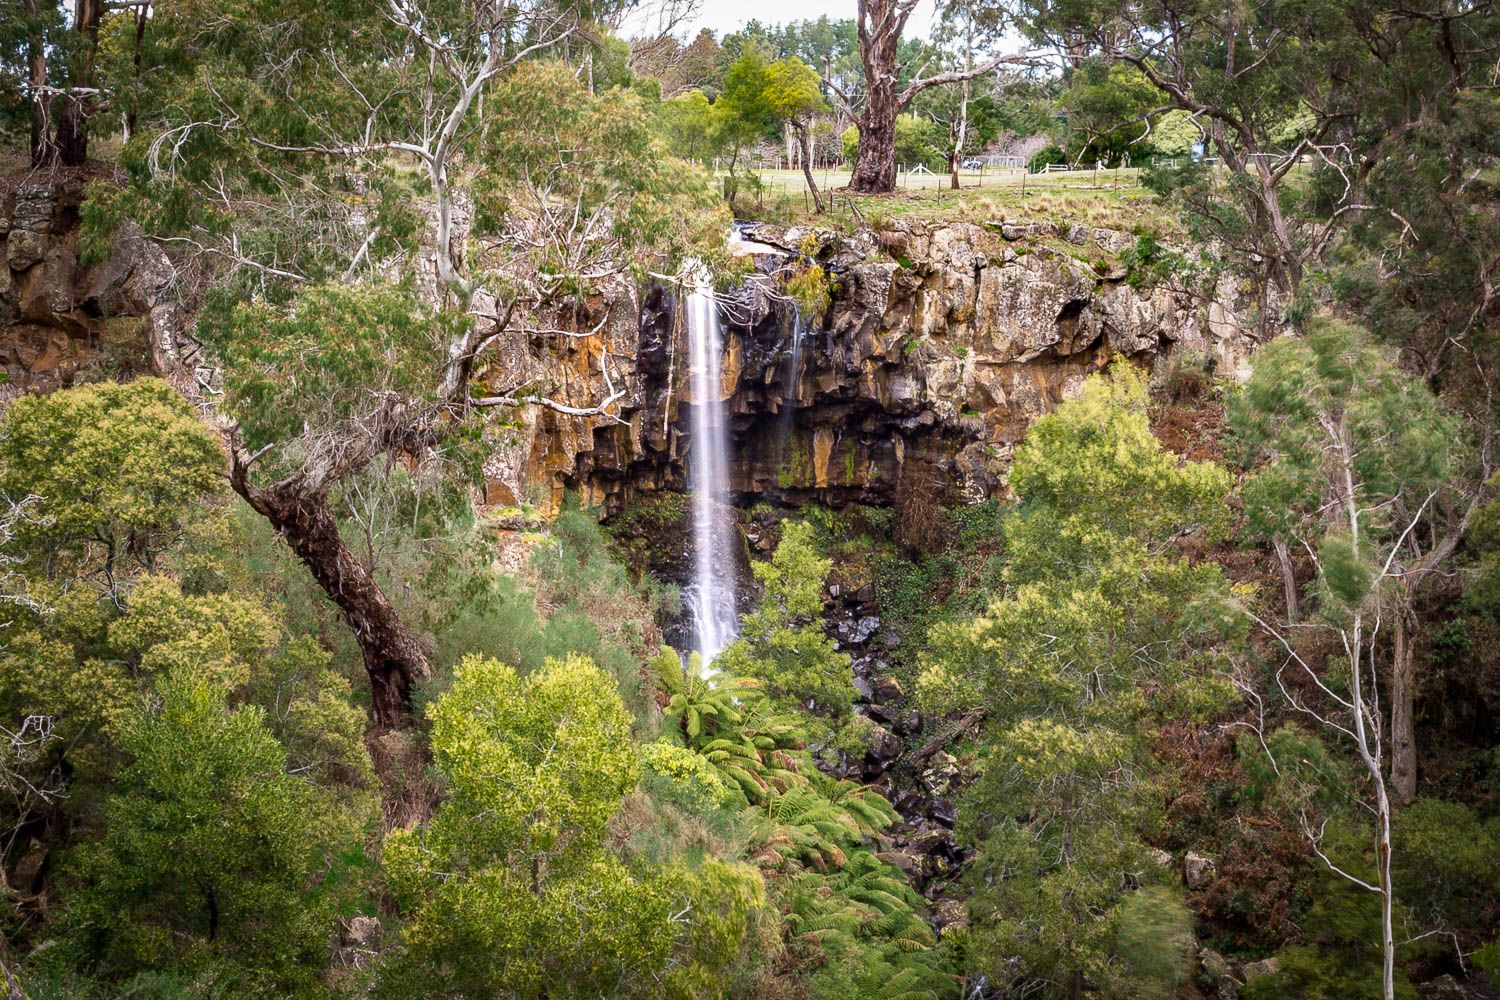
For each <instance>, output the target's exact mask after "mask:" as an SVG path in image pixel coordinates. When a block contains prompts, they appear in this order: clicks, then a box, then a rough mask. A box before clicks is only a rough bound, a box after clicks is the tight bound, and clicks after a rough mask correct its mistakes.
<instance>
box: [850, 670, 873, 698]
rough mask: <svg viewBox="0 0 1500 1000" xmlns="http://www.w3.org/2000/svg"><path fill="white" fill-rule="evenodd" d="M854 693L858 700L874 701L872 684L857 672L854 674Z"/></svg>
mask: <svg viewBox="0 0 1500 1000" xmlns="http://www.w3.org/2000/svg"><path fill="white" fill-rule="evenodd" d="M854 694H855V696H856V697H858V698H859V700H860V701H874V700H875V688H874V686H873V685H872V684H871V683H870V682H869V681H867V680H865V679H864V678H863V677H861V676H860V675H859V674H855V675H854Z"/></svg>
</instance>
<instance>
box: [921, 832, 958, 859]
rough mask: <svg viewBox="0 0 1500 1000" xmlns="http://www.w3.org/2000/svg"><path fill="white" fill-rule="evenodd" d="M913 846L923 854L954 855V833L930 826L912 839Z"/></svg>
mask: <svg viewBox="0 0 1500 1000" xmlns="http://www.w3.org/2000/svg"><path fill="white" fill-rule="evenodd" d="M911 846H912V848H913V849H914V850H918V851H921V852H922V853H923V854H936V853H939V852H942V853H944V854H953V853H954V846H955V845H954V843H953V831H952V830H949V829H947V828H946V827H942V826H930V827H928V828H927V829H925V830H922V831H920V832H918V833H917V834H915V835H914V836H913V837H912V838H911Z"/></svg>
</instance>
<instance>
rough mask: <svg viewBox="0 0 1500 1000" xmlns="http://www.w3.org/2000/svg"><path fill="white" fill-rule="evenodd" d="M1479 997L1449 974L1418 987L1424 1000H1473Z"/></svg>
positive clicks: (1419, 993)
mask: <svg viewBox="0 0 1500 1000" xmlns="http://www.w3.org/2000/svg"><path fill="white" fill-rule="evenodd" d="M1477 995H1478V994H1476V993H1473V992H1471V991H1470V990H1469V989H1468V988H1467V987H1465V986H1464V985H1463V984H1462V983H1460V982H1459V981H1458V980H1457V979H1454V978H1453V976H1452V975H1450V974H1447V973H1444V974H1443V975H1441V976H1438V977H1437V978H1436V979H1433V980H1429V981H1428V982H1425V983H1422V984H1420V985H1419V986H1418V987H1417V996H1419V997H1421V998H1422V1000H1473V998H1474V997H1476V996H1477Z"/></svg>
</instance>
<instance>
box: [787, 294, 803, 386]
mask: <svg viewBox="0 0 1500 1000" xmlns="http://www.w3.org/2000/svg"><path fill="white" fill-rule="evenodd" d="M805 332H806V331H805V329H804V328H803V325H802V307H801V306H798V307H797V310H796V312H795V313H794V314H793V317H792V359H791V362H790V364H789V365H788V366H787V370H786V398H787V402H788V404H789V405H790V406H791V407H792V408H793V409H795V408H796V406H797V375H798V374H799V373H800V372H801V371H802V334H803V333H805Z"/></svg>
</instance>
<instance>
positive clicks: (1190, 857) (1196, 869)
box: [1182, 851, 1218, 891]
mask: <svg viewBox="0 0 1500 1000" xmlns="http://www.w3.org/2000/svg"><path fill="white" fill-rule="evenodd" d="M1217 874H1218V868H1217V867H1215V865H1214V860H1213V858H1210V857H1209V856H1208V855H1206V854H1199V853H1198V852H1197V851H1188V852H1187V855H1186V856H1185V857H1184V858H1183V859H1182V875H1183V878H1184V879H1185V880H1186V882H1187V887H1188V888H1189V889H1192V890H1194V891H1197V890H1199V889H1203V888H1205V887H1207V885H1208V883H1210V882H1212V881H1213V880H1214V876H1215V875H1217Z"/></svg>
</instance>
